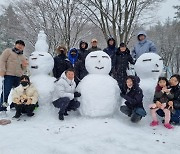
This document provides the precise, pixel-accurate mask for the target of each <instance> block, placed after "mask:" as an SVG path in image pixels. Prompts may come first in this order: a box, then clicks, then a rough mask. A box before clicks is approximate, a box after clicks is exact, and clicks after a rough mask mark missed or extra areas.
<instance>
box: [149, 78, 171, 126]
mask: <svg viewBox="0 0 180 154" xmlns="http://www.w3.org/2000/svg"><path fill="white" fill-rule="evenodd" d="M168 86H169V82H168V80H167V78H165V77H159V79H158V84H157V86H156V89H155V94H154V104H151V105H150V106H149V107H150V109H151V115H152V119H153V121H152V122H151V123H150V126H157V125H158V124H159V122H158V120H157V116H156V111H157V110H162V111H163V112H164V114H165V117H164V118H165V122H164V126H165V127H166V128H168V129H172V128H173V126H171V124H170V123H169V121H170V117H171V111H170V110H171V109H172V106H169V103H171V101H172V99H173V97H174V95H173V93H172V92H171V90H170V89H169V87H168Z"/></svg>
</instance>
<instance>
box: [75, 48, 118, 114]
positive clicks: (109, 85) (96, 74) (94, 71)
mask: <svg viewBox="0 0 180 154" xmlns="http://www.w3.org/2000/svg"><path fill="white" fill-rule="evenodd" d="M85 66H86V69H87V71H88V72H89V74H88V75H87V76H86V77H84V78H83V79H82V81H81V82H80V83H79V85H78V87H77V91H78V92H80V93H81V97H80V98H79V101H80V103H81V105H80V108H79V111H80V113H81V115H83V116H89V117H98V116H108V115H112V114H113V113H114V112H115V110H116V109H118V107H117V106H118V103H119V102H120V96H119V95H120V90H119V87H118V84H117V81H116V80H114V79H113V78H112V77H111V76H109V72H110V70H111V58H110V57H109V56H108V55H107V54H106V53H105V52H103V51H94V52H91V53H89V54H88V55H87V57H86V60H85Z"/></svg>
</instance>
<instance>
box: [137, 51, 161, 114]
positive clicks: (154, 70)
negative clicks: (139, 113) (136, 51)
mask: <svg viewBox="0 0 180 154" xmlns="http://www.w3.org/2000/svg"><path fill="white" fill-rule="evenodd" d="M162 70H163V60H162V58H161V57H160V56H159V55H158V54H155V53H144V54H142V55H141V56H140V57H139V58H138V59H137V61H136V64H135V71H136V73H137V75H138V76H139V78H140V80H141V81H140V87H141V88H142V90H143V94H144V98H143V103H144V107H145V108H146V109H148V105H149V104H151V103H152V102H153V97H154V92H155V87H156V85H157V81H158V78H159V76H160V75H161V73H162ZM147 111H148V110H147Z"/></svg>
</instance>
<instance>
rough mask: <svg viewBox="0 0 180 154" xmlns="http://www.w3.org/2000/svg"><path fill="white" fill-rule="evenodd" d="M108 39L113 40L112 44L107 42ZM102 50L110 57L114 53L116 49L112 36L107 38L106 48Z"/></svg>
mask: <svg viewBox="0 0 180 154" xmlns="http://www.w3.org/2000/svg"><path fill="white" fill-rule="evenodd" d="M110 40H113V41H114V44H113V45H110V44H109V41H110ZM103 51H104V52H106V53H107V54H108V55H109V56H110V57H112V56H113V55H114V54H115V53H116V51H117V48H116V42H115V40H114V39H113V38H109V39H108V41H107V48H104V50H103Z"/></svg>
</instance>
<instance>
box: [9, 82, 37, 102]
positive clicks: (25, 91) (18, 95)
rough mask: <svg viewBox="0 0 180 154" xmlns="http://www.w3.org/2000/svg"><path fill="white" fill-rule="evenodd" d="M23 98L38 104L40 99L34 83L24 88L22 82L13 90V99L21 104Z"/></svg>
mask: <svg viewBox="0 0 180 154" xmlns="http://www.w3.org/2000/svg"><path fill="white" fill-rule="evenodd" d="M22 99H27V104H36V103H37V101H38V92H37V89H36V88H35V87H34V85H33V84H30V85H29V86H28V87H27V88H24V87H23V86H22V85H21V84H20V85H19V86H18V87H16V88H15V89H14V90H13V91H12V101H13V103H16V104H21V101H20V100H22Z"/></svg>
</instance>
